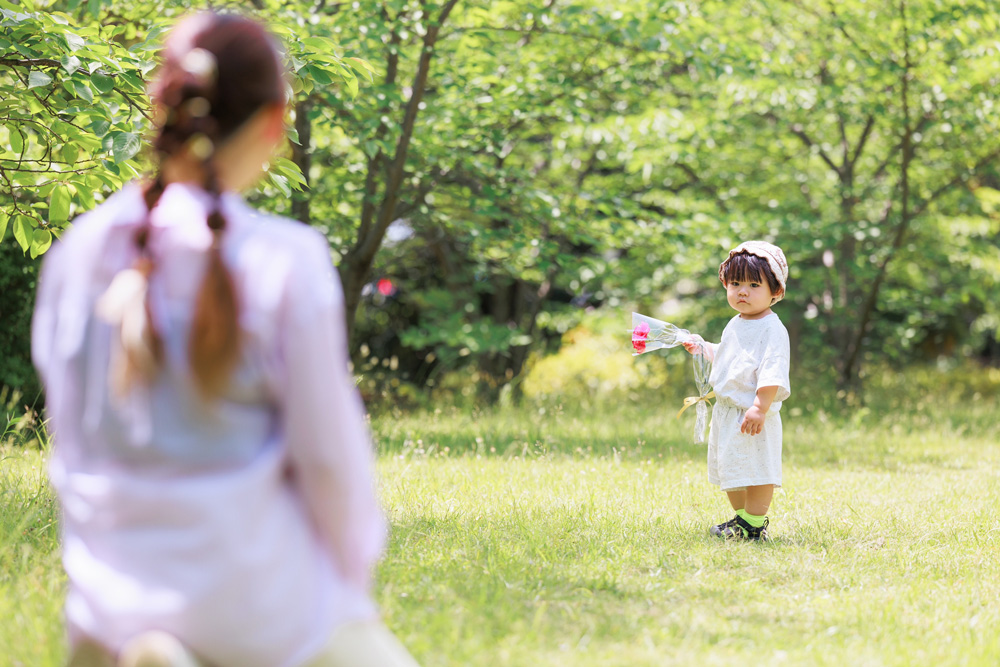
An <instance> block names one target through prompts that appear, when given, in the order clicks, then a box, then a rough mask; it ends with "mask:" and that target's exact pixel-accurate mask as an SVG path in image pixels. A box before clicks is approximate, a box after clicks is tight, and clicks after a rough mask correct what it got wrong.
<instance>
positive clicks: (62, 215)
mask: <svg viewBox="0 0 1000 667" xmlns="http://www.w3.org/2000/svg"><path fill="white" fill-rule="evenodd" d="M71 200H72V196H71V194H70V191H69V188H67V187H66V186H65V185H57V186H56V187H54V188H53V189H52V194H51V195H50V196H49V224H59V223H63V222H66V221H67V220H69V205H70V201H71Z"/></svg>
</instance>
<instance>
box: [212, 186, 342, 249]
mask: <svg viewBox="0 0 1000 667" xmlns="http://www.w3.org/2000/svg"><path fill="white" fill-rule="evenodd" d="M229 207H231V208H230V210H232V211H233V213H235V214H236V216H237V217H238V218H239V220H240V222H241V223H242V224H241V226H240V227H241V232H242V235H243V236H244V237H245V239H246V240H247V241H250V242H253V243H259V244H264V245H266V246H267V247H268V248H269V249H270V250H271V252H277V253H282V252H285V253H291V254H294V255H302V256H303V257H302V259H304V260H306V261H308V259H309V258H311V257H314V256H315V255H316V253H317V252H320V253H321V254H323V255H324V256H325V257H327V258H328V257H329V247H330V246H329V242H328V241H327V239H326V237H325V236H324V235H323V234H322V233H321V232H320V231H319V230H318V229H316V228H315V227H310V226H309V225H306V224H303V223H301V222H299V221H297V220H292V219H290V218H286V217H283V216H280V215H275V214H272V213H267V212H265V211H260V210H258V209H255V208H253V207H251V206H250V205H249V204H247V203H246V202H244V201H243V200H242V199H238V198H234V199H233V200H231V201H230V202H229Z"/></svg>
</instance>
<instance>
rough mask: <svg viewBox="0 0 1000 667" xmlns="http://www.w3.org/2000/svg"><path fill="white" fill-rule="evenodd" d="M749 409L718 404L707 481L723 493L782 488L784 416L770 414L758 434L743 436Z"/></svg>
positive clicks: (775, 413) (709, 440) (710, 439)
mask: <svg viewBox="0 0 1000 667" xmlns="http://www.w3.org/2000/svg"><path fill="white" fill-rule="evenodd" d="M745 414H746V410H745V409H743V408H740V407H737V406H735V405H732V404H721V403H716V404H715V406H714V407H713V408H712V427H711V429H709V432H708V481H709V482H711V483H712V484H715V485H716V486H718V487H719V488H721V489H722V490H723V491H738V490H740V489H743V488H746V487H748V486H760V485H763V484H774V485H775V486H781V413H780V412H768V413H767V417H765V418H764V428H763V429H762V430H761V432H760V433H758V434H757V435H747V434H746V433H740V423H742V421H743V416H744V415H745Z"/></svg>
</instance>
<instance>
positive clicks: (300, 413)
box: [32, 184, 385, 667]
mask: <svg viewBox="0 0 1000 667" xmlns="http://www.w3.org/2000/svg"><path fill="white" fill-rule="evenodd" d="M209 202H210V198H209V196H208V195H207V194H206V193H205V192H203V191H202V190H200V189H198V188H197V187H194V186H190V185H186V184H173V185H171V186H170V187H168V188H167V190H166V192H165V193H164V194H163V197H162V198H161V200H160V204H159V205H158V206H157V207H156V208H155V210H154V212H153V215H152V230H151V237H150V247H151V249H152V251H153V253H154V255H155V256H156V258H157V260H158V268H157V270H156V272H155V273H154V274H153V277H152V279H151V281H150V298H149V302H150V304H151V308H152V311H153V316H154V319H155V321H156V322H157V326H158V328H159V330H160V333H161V336H162V337H163V340H164V344H165V354H166V363H165V368H164V369H163V371H162V372H161V373H160V375H159V376H158V378H157V379H156V380H155V381H154V382H153V383H152V384H151V385H149V386H142V387H138V388H136V389H133V390H132V391H131V392H130V394H129V395H128V396H127V397H125V398H124V399H119V398H117V397H115V395H114V394H113V393H112V392H111V391H110V387H109V383H108V377H107V374H108V360H109V354H110V340H111V338H110V336H111V335H112V331H111V327H110V326H109V325H107V324H105V323H104V322H103V321H101V320H100V319H98V318H96V317H95V315H94V304H95V301H96V299H97V298H98V297H99V296H100V295H101V294H102V293H103V292H104V291H105V289H107V287H108V284H109V283H110V281H111V279H112V277H113V276H114V275H115V274H116V273H117V272H118V271H119V270H120V269H122V268H124V267H127V266H130V265H131V264H132V262H133V261H134V258H135V253H136V250H135V247H134V244H133V242H132V238H133V235H134V233H135V231H136V229H138V227H139V225H140V224H141V223H142V220H143V217H144V215H145V205H144V203H143V201H142V197H141V191H140V189H139V188H138V186H136V185H130V186H127V187H125V188H124V189H123V190H122V191H121V192H119V193H118V194H116V195H115V196H113V197H112V198H111V199H109V200H108V201H107V202H106V203H105V204H103V205H102V206H100V207H99V208H97V209H96V210H94V211H92V212H90V213H88V214H86V215H84V216H82V217H80V218H79V220H78V221H77V222H76V223H75V224H74V226H73V228H72V229H71V230H70V231H69V232H68V233H67V234H66V235H65V237H64V239H63V241H62V242H60V243H59V244H57V245H56V246H55V247H53V248H52V250H50V251H49V254H48V255H47V256H46V259H45V263H44V266H43V269H42V276H41V279H40V282H39V290H38V297H37V302H36V309H35V319H34V327H33V340H32V347H33V356H34V359H35V364H36V366H37V367H38V369H39V372H40V374H41V376H42V379H43V381H44V382H45V385H46V397H47V406H48V413H49V417H50V419H51V422H50V427H51V428H52V431H53V434H54V439H55V443H56V444H55V448H54V453H53V457H52V463H51V468H50V476H51V479H52V483H53V485H54V487H55V489H56V491H57V492H58V495H59V499H60V501H61V503H62V509H63V560H64V564H65V568H66V572H67V574H68V576H69V594H68V596H67V600H66V614H67V619H68V623H69V626H70V631H71V634H72V635H74V636H79V635H81V634H83V635H87V636H90V637H93V638H94V639H97V640H98V641H101V642H102V643H104V644H106V645H107V646H108V647H109V648H111V649H117V648H118V647H120V646H121V645H122V643H123V642H124V641H126V640H127V639H128V638H129V637H131V636H133V635H134V634H136V633H137V632H141V631H143V630H146V629H153V628H157V629H162V630H166V631H167V632H170V633H172V634H174V635H175V636H177V637H178V638H179V639H180V640H181V641H182V642H183V643H185V644H186V645H187V646H188V647H189V648H191V649H192V650H194V651H195V652H197V653H198V654H200V655H201V656H203V657H204V658H206V659H207V660H209V661H210V662H212V663H215V664H225V665H245V666H247V667H253V666H255V665H260V666H261V667H274V666H276V665H297V664H300V663H302V662H303V661H305V660H307V659H308V658H309V657H311V656H312V655H313V654H314V653H316V652H317V651H318V650H319V649H320V648H321V647H322V645H323V644H324V642H325V641H326V640H327V639H328V637H329V634H330V632H331V631H332V630H333V629H334V628H335V627H336V626H337V625H338V624H341V623H344V622H346V621H349V620H355V619H361V618H367V617H371V616H374V615H375V614H376V609H375V606H374V603H373V602H372V600H371V597H370V594H369V588H370V581H369V579H370V572H371V569H372V567H373V566H374V563H375V561H376V560H377V558H378V556H379V554H380V552H381V549H382V547H383V544H384V540H385V522H384V518H383V515H382V512H381V510H380V508H379V506H378V502H377V500H376V497H375V492H374V488H373V471H372V458H373V457H372V448H371V444H370V438H369V435H368V431H367V428H366V426H365V422H364V411H363V407H362V405H361V401H360V398H359V396H358V394H357V392H356V390H355V388H354V383H353V380H352V377H351V375H350V373H349V372H348V358H347V345H346V340H345V330H344V313H343V296H342V293H341V290H340V287H339V283H338V281H337V274H336V272H335V271H334V269H333V266H332V265H331V262H330V255H329V248H328V245H327V242H326V240H325V239H324V238H323V237H322V236H321V235H320V234H319V233H318V232H317V231H316V230H314V229H311V228H309V227H306V226H304V225H301V224H299V223H295V222H291V221H288V220H284V219H280V218H275V217H269V216H266V215H262V214H259V213H257V212H256V211H254V210H253V209H251V208H249V207H247V206H246V205H245V204H244V203H243V201H242V200H241V199H240V198H239V197H237V196H235V195H225V196H223V198H222V210H223V212H224V214H225V216H226V219H227V222H228V227H227V230H226V232H225V241H224V247H223V253H224V257H225V260H226V263H227V266H228V267H229V269H230V272H231V273H232V275H233V279H234V281H235V284H236V288H237V292H238V294H239V298H240V324H241V328H242V333H243V340H244V352H243V356H242V359H241V361H240V363H239V365H238V367H237V369H236V371H235V372H234V374H233V377H232V380H231V382H230V386H229V387H228V388H227V390H226V392H225V394H224V395H223V396H222V397H221V398H220V399H218V400H217V401H215V402H206V401H204V400H202V399H200V398H199V395H198V393H197V392H196V391H195V388H194V385H193V381H192V378H191V376H190V373H189V371H188V369H187V361H186V342H185V341H186V336H187V330H188V328H189V324H190V321H191V317H192V310H193V304H194V294H195V290H196V289H197V288H198V286H199V285H200V282H201V276H202V273H203V271H204V264H205V250H206V249H207V248H208V246H209V243H210V238H211V237H210V233H209V231H208V228H207V226H206V224H205V219H206V215H207V207H208V204H209Z"/></svg>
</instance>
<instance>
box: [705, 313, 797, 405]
mask: <svg viewBox="0 0 1000 667" xmlns="http://www.w3.org/2000/svg"><path fill="white" fill-rule="evenodd" d="M789 357H790V348H789V343H788V331H787V330H786V329H785V326H784V325H783V324H782V323H781V320H780V319H778V316H777V315H776V314H775V313H770V314H768V315H765V316H764V317H762V318H760V319H757V320H747V319H743V318H742V317H740V316H739V315H737V316H735V317H734V318H733V319H731V320H729V324H727V325H726V328H725V330H724V331H723V332H722V340H721V341H720V342H719V344H718V346H717V347H716V348H715V359H714V360H713V362H712V373H711V376H710V377H709V382H710V383H711V385H712V389H714V390H715V396H716V399H717V400H718V401H719V402H720V403H723V404H730V405H735V406H736V407H739V408H742V409H744V410H749V409H750V408H751V407H753V403H754V399H755V398H756V395H757V388H758V387H770V386H776V387H778V393H777V394H776V395H775V397H774V402H772V403H771V407H770V409H769V411H768V412H769V413H771V412H774V413H777V412H778V411H779V410H781V402H782V401H784V400H785V399H787V398H788V397H789V396H790V395H791V385H790V383H789V380H788V367H789Z"/></svg>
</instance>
